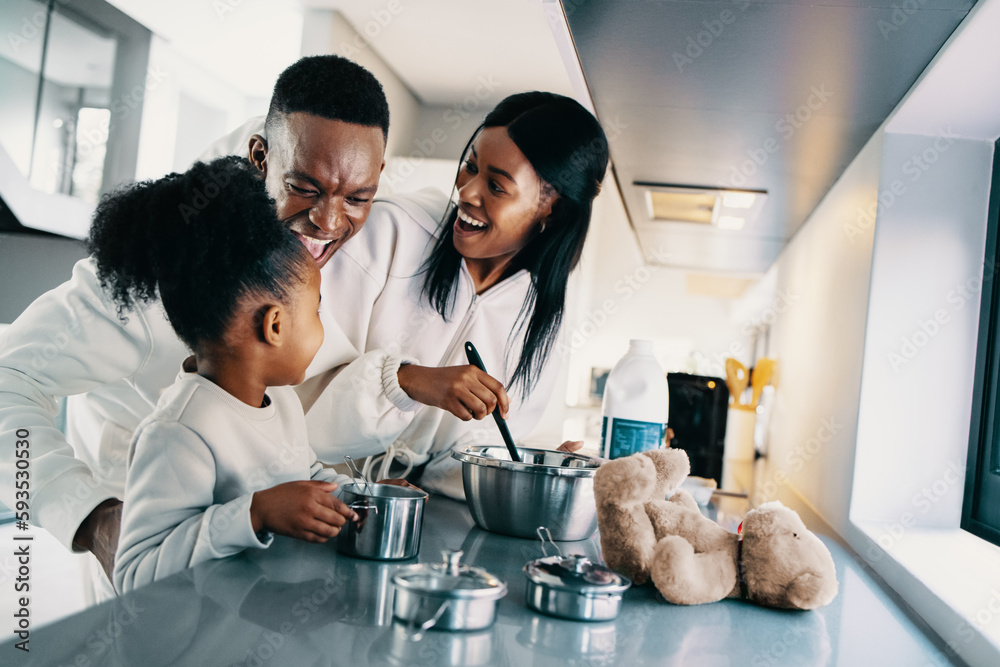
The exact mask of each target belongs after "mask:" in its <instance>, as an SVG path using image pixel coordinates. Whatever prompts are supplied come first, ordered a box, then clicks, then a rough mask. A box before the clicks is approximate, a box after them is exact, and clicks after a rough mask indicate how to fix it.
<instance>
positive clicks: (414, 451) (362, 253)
mask: <svg viewBox="0 0 1000 667" xmlns="http://www.w3.org/2000/svg"><path fill="white" fill-rule="evenodd" d="M447 205H448V198H447V196H446V195H445V194H444V193H442V192H440V191H438V190H434V189H425V190H420V191H419V192H416V193H412V194H405V195H394V196H391V197H386V198H381V199H377V200H376V201H375V203H374V204H373V205H372V210H371V213H370V215H369V216H368V222H367V223H366V224H365V226H364V227H363V228H362V230H361V231H360V232H358V234H357V236H355V237H354V238H353V239H351V242H350V243H348V244H347V245H345V246H344V247H343V248H341V249H340V250H339V251H338V252H337V254H336V255H334V257H333V258H332V259H331V260H330V262H329V263H328V264H327V265H326V266H325V267H324V268H323V271H322V273H323V282H322V287H321V290H322V294H323V304H324V306H327V304H329V306H328V307H329V309H330V311H331V313H332V314H333V317H334V318H335V319H336V320H337V323H338V324H339V325H340V329H341V330H342V331H343V332H344V334H345V335H346V336H347V338H348V339H349V340H350V341H351V343H352V344H353V345H354V347H355V348H357V349H358V350H359V351H362V352H369V353H370V352H371V351H373V350H379V349H381V350H384V351H386V352H388V353H391V354H393V355H400V356H406V357H412V358H415V359H417V360H419V361H418V362H417V363H420V364H421V365H426V366H457V365H465V364H468V363H469V362H468V360H467V359H466V356H465V349H464V344H465V341H472V343H473V344H474V345H475V346H476V348H477V349H478V351H479V354H480V356H481V357H482V359H483V364H484V365H485V366H486V370H487V372H488V373H489V374H490V375H492V376H493V377H495V378H497V379H498V380H500V382H502V383H503V384H504V386H505V387H507V386H509V384H510V378H511V376H512V375H513V373H514V369H515V368H516V366H517V361H518V359H519V358H520V354H521V347H522V345H523V335H524V331H525V329H526V325H525V326H521V327H519V329H518V331H516V332H515V331H514V327H515V323H516V321H517V317H518V313H520V311H521V306H522V305H523V303H524V298H525V295H526V294H527V291H528V288H529V286H530V282H531V276H530V274H529V273H528V272H527V271H524V270H521V271H519V272H517V273H515V274H514V275H512V276H510V277H508V278H507V279H505V280H503V281H501V282H500V283H498V284H496V285H494V286H493V287H491V288H490V289H488V290H487V291H486V292H484V293H483V294H480V295H478V296H477V295H476V293H475V288H474V286H473V282H472V277H471V276H470V275H469V272H468V269H467V268H466V266H465V262H464V260H463V261H462V263H461V267H460V269H459V280H458V285H457V289H456V291H455V302H454V310H453V311H452V314H451V317H450V318H449V319H448V320H445V319H444V318H442V317H441V315H440V314H438V312H437V311H436V310H434V308H432V307H431V306H430V305H429V304H428V302H427V299H426V298H425V297H422V296H421V294H420V292H421V288H422V286H423V277H424V274H423V273H422V271H421V267H422V265H423V263H424V261H425V260H426V258H427V256H428V254H429V252H430V250H431V248H432V247H433V243H434V241H435V239H436V236H437V233H438V227H439V225H440V221H441V219H442V218H443V216H444V212H445V209H446V207H447ZM556 366H557V364H555V363H552V362H551V361H550V362H548V363H546V364H545V366H544V368H543V370H542V375H541V377H540V379H539V381H538V382H537V383H536V384H535V385H534V386H532V387H531V389H532V391H531V394H530V396H529V397H528V399H527V400H521V398H520V391H519V389H518V388H515V389H514V391H512V392H511V393H510V398H511V405H510V410H509V419H508V423H509V425H510V429H511V433H512V435H513V436H514V439H515V441H516V440H517V439H518V438H523V437H524V436H526V435H528V433H529V432H530V431H531V429H532V428H533V427H534V426H535V425H536V424H537V423H538V420H539V419H540V418H541V415H542V412H543V411H544V410H545V406H546V404H547V402H548V399H549V396H550V395H551V393H552V389H553V387H554V384H555V378H556V371H557V368H556ZM354 370H355V372H356V373H357V375H356V376H355V377H365V376H368V377H369V378H370V377H371V376H373V375H376V374H378V373H379V372H380V370H379V369H378V368H377V367H371V368H368V369H367V370H366V371H361V370H360V369H354ZM358 388H360V385H358V386H357V387H352V386H351V385H350V384H348V383H345V382H343V381H340V382H332V383H330V384H329V385H328V386H327V387H326V389H325V391H323V392H322V394H320V396H319V398H318V399H316V400H315V402H314V403H312V404H311V407H310V408H309V411H308V412H307V414H306V418H307V422H308V424H309V436H310V441H311V442H312V443H313V445H314V446H317V447H318V446H319V445H320V444H321V443H323V440H324V437H325V436H326V435H327V434H330V433H335V432H336V431H337V430H338V429H342V428H343V424H338V422H337V420H336V419H329V418H326V417H325V415H326V413H327V412H328V411H329V410H330V409H331V408H332V407H333V406H337V405H340V404H347V403H349V402H350V393H351V392H352V391H356V390H357V389H358ZM314 390H315V387H314ZM300 395H301V393H300ZM404 396H405V394H404ZM409 414H410V415H411V416H412V421H411V422H410V423H409V425H408V426H407V427H406V429H405V430H403V431H402V433H400V434H399V436H398V437H397V438H395V441H394V442H393V443H392V444H393V445H394V447H393V449H394V451H393V454H395V455H396V456H397V457H398V458H402V459H404V460H405V459H407V458H409V459H410V462H412V463H413V464H414V465H419V464H421V463H424V462H426V461H428V460H429V459H431V458H433V459H434V461H433V463H431V464H430V465H429V466H428V467H427V469H426V470H425V472H424V476H423V478H422V479H421V482H420V484H421V485H422V486H423V487H424V488H426V489H427V490H433V491H438V492H442V493H446V494H448V495H450V496H452V497H458V498H462V497H464V493H463V491H462V486H461V478H460V473H459V471H460V467H461V464H460V463H459V462H457V461H455V460H453V459H451V458H450V454H451V450H452V449H453V448H454V447H456V446H465V445H470V444H491V445H493V444H495V445H499V446H503V440H502V439H501V437H500V433H499V431H498V430H497V426H496V424H495V422H494V421H493V419H492V418H490V417H487V418H486V419H484V420H482V421H470V422H463V421H462V420H460V419H458V418H457V417H455V416H454V415H452V414H451V413H449V412H446V411H444V410H440V409H438V408H434V407H429V406H424V405H421V406H419V407H418V408H417V409H416V410H415V411H414V412H412V413H409ZM379 432H380V433H381V434H383V435H384V436H390V435H391V434H392V432H391V429H379ZM369 444H370V445H371V446H370V447H365V446H364V443H359V446H357V447H355V448H353V449H352V451H348V452H347V453H349V454H354V455H357V456H363V455H369V454H375V453H379V452H381V451H383V450H384V449H385V447H386V446H387V445H388V444H389V443H388V442H386V441H384V440H383V441H381V442H377V443H369ZM400 452H402V454H400Z"/></svg>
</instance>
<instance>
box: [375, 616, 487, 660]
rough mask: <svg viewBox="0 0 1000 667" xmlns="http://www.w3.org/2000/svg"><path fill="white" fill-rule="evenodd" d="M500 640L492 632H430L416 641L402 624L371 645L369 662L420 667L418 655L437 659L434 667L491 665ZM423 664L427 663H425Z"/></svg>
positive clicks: (399, 623) (396, 623)
mask: <svg viewBox="0 0 1000 667" xmlns="http://www.w3.org/2000/svg"><path fill="white" fill-rule="evenodd" d="M499 651H500V648H499V640H498V639H497V635H496V632H495V631H494V630H493V629H488V630H479V631H473V630H470V631H467V632H430V633H427V634H424V635H422V636H421V638H420V639H419V640H415V639H414V638H413V634H412V632H411V631H410V629H409V628H408V627H407V626H406V624H405V623H403V622H402V621H395V622H394V623H393V624H392V628H390V630H389V631H388V632H387V633H386V634H385V635H383V636H382V637H380V638H379V640H378V641H377V642H375V644H373V645H372V651H371V652H370V653H369V659H370V662H371V664H372V665H392V666H394V667H395V666H397V665H398V666H400V667H402V666H404V665H405V666H407V667H408V666H409V665H413V664H415V663H416V664H420V661H419V658H418V657H417V655H428V654H429V655H433V656H436V657H435V660H434V663H433V664H434V665H435V666H436V667H452V666H454V667H458V666H459V665H461V666H462V667H479V666H480V665H493V664H496V663H495V662H494V659H495V657H496V656H497V654H498V652H499ZM425 664H426V663H425Z"/></svg>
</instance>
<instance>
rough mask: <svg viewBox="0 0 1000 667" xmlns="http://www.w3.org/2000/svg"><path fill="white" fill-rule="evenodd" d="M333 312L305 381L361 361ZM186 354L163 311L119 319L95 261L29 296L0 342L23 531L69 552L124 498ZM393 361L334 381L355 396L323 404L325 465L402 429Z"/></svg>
mask: <svg viewBox="0 0 1000 667" xmlns="http://www.w3.org/2000/svg"><path fill="white" fill-rule="evenodd" d="M336 303H338V302H336V301H331V302H330V306H329V307H326V308H324V309H323V311H322V313H321V319H322V322H323V326H324V329H325V332H326V335H325V338H324V341H323V346H322V347H321V348H320V351H319V353H318V354H317V355H316V358H315V359H314V361H313V364H312V365H311V366H310V370H309V371H308V372H307V375H310V376H311V375H315V374H318V373H321V372H323V371H325V370H327V369H330V368H336V367H339V366H342V365H343V364H345V363H347V362H350V361H352V360H355V359H358V357H359V351H357V350H356V349H355V347H354V346H353V345H352V344H351V343H350V341H348V340H347V338H346V337H345V336H344V334H343V333H342V332H341V331H340V328H339V326H338V325H337V322H336V320H334V319H333V318H332V316H331V315H330V311H331V310H332V309H333V308H334V307H336V306H335V305H334V304H336ZM345 307H346V306H345ZM188 354H190V352H189V351H188V350H187V349H186V347H185V346H184V344H183V343H182V342H181V341H180V340H179V339H178V338H177V335H176V334H175V333H174V331H173V329H172V328H171V326H170V323H169V322H168V321H167V319H166V316H165V314H164V313H163V308H162V306H161V305H160V303H159V302H153V303H151V304H149V305H147V306H145V307H142V308H137V309H135V310H132V311H129V312H127V313H126V321H125V322H122V321H121V320H120V319H119V318H118V307H117V305H116V304H115V303H114V301H113V300H112V299H111V298H110V296H109V295H108V294H106V293H105V291H104V290H103V289H102V288H101V285H100V282H99V281H98V279H97V275H96V271H95V266H94V263H93V261H92V260H91V259H84V260H81V261H80V262H78V263H77V264H76V266H75V267H74V268H73V276H72V278H71V279H70V280H69V281H67V282H66V283H63V284H62V285H60V286H59V287H57V288H55V289H53V290H51V291H49V292H47V293H45V294H43V295H42V296H40V297H39V298H38V299H36V300H35V301H34V302H33V303H32V304H31V305H30V306H28V308H27V309H25V311H24V312H23V313H22V314H21V316H20V317H18V318H17V320H16V321H15V322H14V323H13V324H12V325H11V326H10V327H9V328H8V329H6V330H5V331H4V333H3V334H2V335H0V501H3V502H4V503H5V504H7V505H8V506H10V507H14V506H15V495H14V494H15V483H14V480H15V474H16V468H15V458H14V456H15V451H16V450H15V447H14V444H15V439H17V440H21V439H25V438H21V437H19V436H17V433H18V432H19V430H20V431H21V432H22V433H23V430H27V431H28V433H29V437H28V438H26V439H27V440H28V441H29V443H30V445H29V449H30V452H31V458H30V462H31V468H30V473H31V475H30V481H31V505H30V519H31V522H32V523H34V524H35V525H39V526H41V527H43V528H45V529H47V530H49V531H50V532H51V533H53V534H54V535H55V536H56V537H57V538H58V539H59V540H60V541H61V542H62V543H63V544H64V545H65V546H66V547H67V548H72V540H73V536H74V535H75V534H76V530H77V529H78V528H79V526H80V523H81V522H82V521H83V519H84V518H86V517H87V515H88V514H90V512H91V511H92V510H93V509H94V507H96V506H97V505H98V504H99V503H101V502H102V501H103V500H105V499H107V498H112V497H117V498H122V497H123V494H124V492H125V469H126V465H125V464H126V457H127V452H128V446H129V442H130V441H131V438H132V434H133V432H134V431H135V429H136V428H137V427H138V425H139V423H140V422H141V421H142V420H143V419H144V418H145V417H147V416H148V415H149V414H150V413H151V412H152V411H153V409H154V407H155V406H156V403H157V401H158V400H159V398H160V395H161V394H162V392H163V391H164V390H165V389H166V388H167V387H169V386H170V385H171V384H172V383H173V381H174V379H175V377H176V374H177V368H178V367H179V365H180V363H181V362H182V361H183V360H184V358H185V357H187V356H188ZM400 361H401V359H400V358H399V357H398V356H393V355H390V354H387V353H385V352H382V351H375V352H373V353H372V354H368V355H363V356H362V362H363V363H358V364H356V365H353V366H349V367H347V368H346V369H344V370H343V371H342V372H341V373H340V376H339V377H340V381H341V382H345V383H348V384H349V385H350V386H352V387H355V388H357V390H356V391H354V392H352V393H351V394H350V395H348V396H345V397H344V400H343V401H341V402H338V403H337V404H335V405H330V406H328V415H329V418H330V419H331V420H333V421H334V423H336V425H337V426H336V429H332V430H330V431H328V432H327V433H326V434H325V435H326V437H325V438H324V439H323V440H322V441H321V442H322V443H324V444H327V445H328V446H327V447H326V448H320V449H318V453H319V455H320V458H321V459H322V460H324V461H329V462H337V461H339V460H342V454H340V450H341V449H343V448H344V447H345V446H346V445H345V443H355V442H367V441H377V442H381V441H383V440H385V439H389V438H392V437H394V435H395V434H397V433H398V432H399V431H401V430H402V428H403V427H405V425H406V424H408V423H409V420H410V416H409V415H408V414H407V413H406V412H404V411H403V410H401V409H400V407H403V408H412V401H409V399H408V397H406V395H405V394H403V392H402V391H401V390H400V389H399V385H398V382H396V381H395V378H396V371H397V370H398V369H399V364H400ZM373 368H374V369H378V373H375V374H372V373H371V372H369V370H370V369H373ZM81 394H82V395H81ZM61 396H72V397H74V398H75V399H77V400H75V401H72V402H71V403H70V407H69V410H68V413H67V435H66V436H65V437H64V436H63V434H62V433H61V432H60V431H59V430H58V429H57V428H56V426H55V417H56V414H57V403H56V400H57V398H58V397H61ZM392 398H395V399H396V400H397V401H399V405H398V406H397V404H395V403H393V401H392ZM338 456H339V457H340V458H338Z"/></svg>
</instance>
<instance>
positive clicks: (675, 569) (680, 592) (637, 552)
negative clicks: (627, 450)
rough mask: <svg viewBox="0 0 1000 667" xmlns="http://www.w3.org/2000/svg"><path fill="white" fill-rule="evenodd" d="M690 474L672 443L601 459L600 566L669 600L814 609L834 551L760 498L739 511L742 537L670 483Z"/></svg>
mask: <svg viewBox="0 0 1000 667" xmlns="http://www.w3.org/2000/svg"><path fill="white" fill-rule="evenodd" d="M689 471H690V464H689V462H688V457H687V453H686V452H684V451H683V450H679V449H660V450H654V451H650V452H643V453H642V454H633V455H632V456H628V457H625V458H621V459H615V460H613V461H609V462H607V463H605V464H604V465H603V466H601V468H600V469H599V470H598V471H597V475H596V476H595V478H594V497H595V499H596V501H597V522H598V527H599V528H600V533H601V549H602V551H603V554H604V560H605V562H607V564H608V567H610V568H612V569H614V570H616V571H618V572H621V573H622V574H625V575H626V576H628V577H630V578H631V579H632V580H633V581H634V582H635V583H636V584H643V583H645V582H646V581H648V580H649V579H652V581H653V583H654V585H655V586H656V588H657V590H659V591H660V593H661V594H662V595H663V597H664V598H666V599H667V600H668V601H669V602H673V603H674V604H703V603H706V602H715V601H717V600H721V599H723V598H726V597H744V598H747V599H749V600H750V601H752V602H755V603H757V604H761V605H765V606H768V607H781V608H788V609H815V608H817V607H822V606H823V605H825V604H828V603H829V602H830V601H831V600H832V599H833V598H834V596H835V595H836V594H837V576H836V571H835V569H834V566H833V558H832V557H831V556H830V552H829V550H828V549H827V548H826V546H825V545H824V544H823V543H822V542H821V541H820V540H819V538H818V537H816V536H815V535H814V534H812V533H811V532H809V531H808V530H807V529H806V527H805V525H804V524H803V523H802V520H801V519H800V518H799V516H798V514H796V513H795V512H793V511H792V510H790V509H788V508H787V507H785V506H783V505H782V504H781V503H779V502H772V503H766V504H764V505H761V506H760V507H758V508H757V509H754V510H751V511H750V512H748V513H747V515H746V517H745V518H744V520H743V529H742V542H741V540H740V536H739V535H736V534H734V533H730V532H729V531H727V530H725V529H724V528H722V527H721V526H719V525H718V524H716V523H715V522H714V521H711V520H710V519H708V518H707V517H705V516H704V515H703V514H702V513H701V511H700V510H699V509H698V505H697V503H695V501H694V498H692V497H691V495H690V494H689V493H688V492H687V491H684V490H678V488H679V487H680V485H681V483H682V482H683V481H684V478H685V477H687V475H688V473H689ZM668 495H669V497H670V500H666V498H667V497H668Z"/></svg>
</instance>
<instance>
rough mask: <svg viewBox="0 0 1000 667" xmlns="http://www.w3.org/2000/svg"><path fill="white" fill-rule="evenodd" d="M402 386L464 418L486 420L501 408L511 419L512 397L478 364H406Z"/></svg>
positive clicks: (401, 374)
mask: <svg viewBox="0 0 1000 667" xmlns="http://www.w3.org/2000/svg"><path fill="white" fill-rule="evenodd" d="M397 378H398V379H399V386H400V388H401V389H402V390H403V391H405V392H406V394H407V396H409V397H410V398H412V399H413V400H415V401H419V402H421V403H423V404H424V405H432V406H434V407H436V408H441V409H442V410H447V411H448V412H450V413H451V414H453V415H455V416H456V417H458V418H459V419H461V420H462V421H469V420H470V419H482V418H483V417H486V416H487V415H490V414H492V412H493V410H494V409H496V408H497V406H499V407H500V416H501V417H503V418H504V419H506V418H507V410H508V409H509V408H510V398H508V397H507V392H506V391H504V388H503V385H502V384H500V382H499V381H498V380H496V379H495V378H493V377H490V376H489V375H488V374H486V373H484V372H483V371H481V370H479V369H478V368H476V367H475V366H472V365H465V366H445V367H443V368H434V367H431V366H417V365H416V364H406V365H404V366H400V367H399V373H398V374H397Z"/></svg>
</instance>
